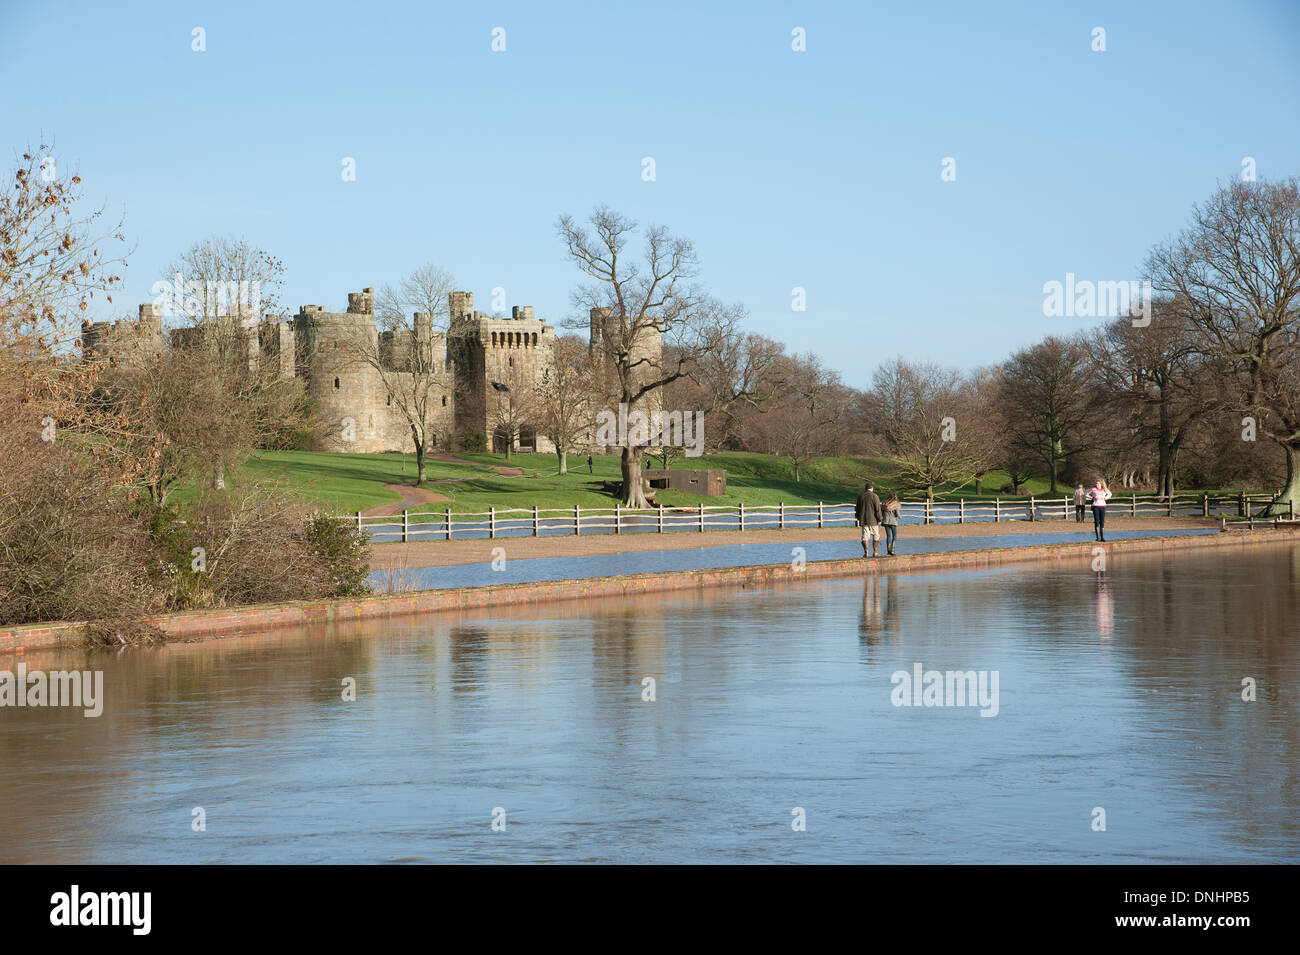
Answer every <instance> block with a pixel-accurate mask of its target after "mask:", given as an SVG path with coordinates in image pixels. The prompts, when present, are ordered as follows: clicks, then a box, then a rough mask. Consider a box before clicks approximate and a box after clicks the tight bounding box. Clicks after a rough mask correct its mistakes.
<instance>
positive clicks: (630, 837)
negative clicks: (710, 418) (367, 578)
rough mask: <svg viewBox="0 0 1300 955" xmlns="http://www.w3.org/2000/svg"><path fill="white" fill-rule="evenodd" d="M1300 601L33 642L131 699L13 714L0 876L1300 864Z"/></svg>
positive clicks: (627, 615) (1129, 588)
mask: <svg viewBox="0 0 1300 955" xmlns="http://www.w3.org/2000/svg"><path fill="white" fill-rule="evenodd" d="M1298 604H1300V547H1297V546H1294V545H1287V544H1262V545H1260V546H1258V547H1257V548H1255V549H1253V550H1251V551H1249V552H1246V551H1235V549H1234V552H1233V553H1232V554H1225V553H1223V552H1218V553H1205V554H1191V555H1179V556H1166V557H1164V558H1162V557H1160V556H1159V555H1131V556H1128V557H1124V556H1123V555H1112V557H1111V558H1110V563H1109V566H1108V567H1107V568H1106V571H1105V572H1104V573H1102V574H1098V573H1095V572H1094V571H1093V570H1092V568H1091V567H1090V566H1089V564H1088V562H1087V561H1081V562H1080V564H1079V566H1078V567H1070V566H1066V565H1061V564H1050V565H1041V566H1024V567H1006V568H997V569H992V570H986V571H969V570H962V571H954V572H937V573H917V574H900V575H886V576H882V577H880V578H872V579H866V580H836V581H827V582H814V583H803V584H791V585H788V586H782V587H780V588H778V589H776V590H771V591H728V590H717V591H710V592H705V593H691V594H684V595H683V594H673V595H669V596H651V597H640V598H633V599H628V600H625V601H605V602H604V603H600V602H583V601H574V602H566V603H557V604H554V605H548V606H544V607H541V608H536V607H534V608H529V609H527V610H522V609H512V608H503V609H499V610H493V611H490V612H489V611H484V612H474V613H465V614H459V615H438V616H426V617H418V618H407V619H399V620H392V621H382V622H376V623H371V624H367V625H364V626H362V625H346V626H339V627H337V628H332V629H328V630H326V629H318V630H304V631H292V632H277V633H270V634H264V635H258V636H249V637H239V638H229V639H224V640H216V641H209V642H203V643H191V644H173V645H168V646H165V647H158V648H151V649H130V650H123V651H120V652H116V653H110V652H103V651H93V652H92V651H64V652H60V653H29V654H27V655H26V656H25V657H9V658H7V660H6V662H3V663H0V668H3V667H7V668H9V669H10V670H13V669H14V668H15V667H16V665H17V662H18V661H20V660H21V661H24V662H25V665H26V667H27V668H28V669H35V668H43V669H45V670H56V669H72V668H79V669H80V668H86V669H92V670H100V671H102V672H103V674H104V677H103V679H104V700H103V713H102V715H101V716H99V717H86V716H84V715H83V713H82V711H81V710H79V709H71V708H22V709H18V708H3V709H0V754H3V762H4V776H3V780H2V781H0V836H2V838H0V862H4V863H15V862H38V861H39V862H65V863H67V862H91V863H112V862H128V863H150V862H184V863H200V862H203V863H222V862H554V861H560V862H595V861H600V862H703V863H710V862H805V863H812V862H1044V863H1054V862H1086V863H1109V862H1296V861H1300V788H1297V782H1296V770H1297V766H1298V765H1300V721H1297V690H1298V689H1300V653H1298V652H1297V630H1298V629H1300V623H1298V621H1300V606H1298ZM917 664H920V667H921V671H922V675H923V676H922V682H923V683H925V682H928V680H927V678H926V677H925V675H924V674H926V673H927V672H928V671H930V670H935V671H940V672H941V673H946V671H954V673H965V672H967V671H971V672H972V675H973V676H974V677H978V679H979V680H980V681H982V685H983V687H984V688H985V689H986V690H987V691H988V693H987V694H986V697H985V700H984V703H983V705H980V703H981V701H980V700H979V699H978V694H976V697H977V698H976V699H975V700H966V701H965V702H966V703H971V702H974V703H975V704H976V705H951V706H949V705H942V706H926V705H911V706H907V705H896V704H899V703H901V702H903V701H902V699H901V696H900V694H901V693H902V689H903V687H904V686H906V687H908V689H909V690H910V688H911V677H912V675H913V674H914V673H915V670H916V665H917ZM647 679H649V680H653V684H651V683H647V682H645V681H646V680H647ZM995 679H996V684H995V683H994V682H993V681H994V680H995ZM348 680H355V686H356V699H355V700H352V701H349V700H345V699H343V696H344V692H345V688H346V686H347V681H348ZM1243 680H1253V681H1254V684H1253V686H1254V688H1255V689H1254V693H1255V699H1254V700H1253V701H1247V700H1243V698H1242V694H1243V682H1242V681H1243ZM960 683H961V681H960V680H959V681H958V684H960ZM994 686H996V690H997V692H996V696H994V695H993V693H992V690H993V688H994ZM652 688H653V694H651V689H652ZM958 688H960V686H958ZM651 695H653V700H651V699H649V698H648V697H650V696H651ZM909 702H916V703H922V704H923V703H924V697H923V696H922V695H921V694H919V693H918V694H917V698H916V699H915V700H911V701H909ZM940 702H944V703H948V702H953V703H956V702H958V701H957V700H956V699H955V698H954V699H951V700H949V699H947V698H945V697H943V696H941V697H940ZM994 710H995V715H994V713H993V712H992V711H994ZM982 713H989V714H990V715H988V716H985V715H982ZM200 810H201V812H200ZM1099 810H1101V811H1102V812H1103V813H1104V829H1103V828H1099V826H1100V824H1101V823H1102V821H1103V816H1101V815H1099V813H1098V811H1099ZM200 822H202V828H200V827H199V823H200ZM494 822H495V826H494Z"/></svg>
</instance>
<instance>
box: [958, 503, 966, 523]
mask: <svg viewBox="0 0 1300 955" xmlns="http://www.w3.org/2000/svg"><path fill="white" fill-rule="evenodd" d="M957 523H958V524H965V523H966V498H964V497H959V498H957Z"/></svg>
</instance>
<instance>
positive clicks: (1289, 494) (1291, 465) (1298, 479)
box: [1265, 443, 1300, 513]
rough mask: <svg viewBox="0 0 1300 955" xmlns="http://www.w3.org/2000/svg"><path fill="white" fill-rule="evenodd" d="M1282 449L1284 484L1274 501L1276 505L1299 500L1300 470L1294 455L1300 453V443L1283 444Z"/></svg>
mask: <svg viewBox="0 0 1300 955" xmlns="http://www.w3.org/2000/svg"><path fill="white" fill-rule="evenodd" d="M1282 450H1283V451H1285V452H1286V484H1285V485H1284V486H1283V488H1282V491H1281V493H1280V494H1278V496H1277V500H1276V501H1275V502H1274V503H1275V504H1277V505H1282V504H1285V503H1286V502H1287V501H1300V470H1297V469H1296V455H1297V453H1300V443H1298V444H1284V445H1282ZM1265 513H1267V512H1265Z"/></svg>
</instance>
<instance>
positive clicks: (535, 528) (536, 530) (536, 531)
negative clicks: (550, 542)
mask: <svg viewBox="0 0 1300 955" xmlns="http://www.w3.org/2000/svg"><path fill="white" fill-rule="evenodd" d="M540 531H541V528H540V527H539V526H538V523H537V505H536V504H534V505H533V536H534V537H537V536H538V535H539V533H540Z"/></svg>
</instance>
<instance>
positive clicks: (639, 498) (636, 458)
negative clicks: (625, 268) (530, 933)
mask: <svg viewBox="0 0 1300 955" xmlns="http://www.w3.org/2000/svg"><path fill="white" fill-rule="evenodd" d="M643 450H644V449H643V448H640V447H632V446H625V447H624V448H623V492H622V494H621V500H620V502H619V503H621V504H622V505H623V506H624V507H649V506H650V502H649V501H647V500H646V497H645V490H644V488H643V487H642V483H641V454H642V452H643Z"/></svg>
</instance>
